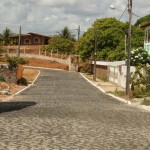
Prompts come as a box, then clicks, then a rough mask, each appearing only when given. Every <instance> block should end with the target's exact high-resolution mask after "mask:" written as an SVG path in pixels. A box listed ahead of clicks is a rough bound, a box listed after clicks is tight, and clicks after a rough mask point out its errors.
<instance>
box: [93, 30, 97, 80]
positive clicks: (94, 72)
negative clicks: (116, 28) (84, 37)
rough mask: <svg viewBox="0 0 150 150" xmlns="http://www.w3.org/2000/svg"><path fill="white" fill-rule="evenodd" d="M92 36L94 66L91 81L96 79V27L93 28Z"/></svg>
mask: <svg viewBox="0 0 150 150" xmlns="http://www.w3.org/2000/svg"><path fill="white" fill-rule="evenodd" d="M94 38H95V46H94V68H93V81H96V55H97V54H96V52H97V29H96V28H94Z"/></svg>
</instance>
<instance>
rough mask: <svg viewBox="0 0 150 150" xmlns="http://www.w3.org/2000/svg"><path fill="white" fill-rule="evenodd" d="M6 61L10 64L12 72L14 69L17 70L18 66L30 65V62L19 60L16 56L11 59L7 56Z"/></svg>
mask: <svg viewBox="0 0 150 150" xmlns="http://www.w3.org/2000/svg"><path fill="white" fill-rule="evenodd" d="M4 59H5V61H6V62H7V63H8V67H9V69H10V70H12V69H13V68H17V67H18V64H27V63H28V61H27V60H26V59H23V58H18V57H16V56H13V57H10V56H8V55H5V58H4Z"/></svg>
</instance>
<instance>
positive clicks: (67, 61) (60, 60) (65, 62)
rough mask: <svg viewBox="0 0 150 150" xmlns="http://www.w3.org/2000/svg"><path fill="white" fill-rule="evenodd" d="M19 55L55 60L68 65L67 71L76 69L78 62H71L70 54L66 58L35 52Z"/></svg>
mask: <svg viewBox="0 0 150 150" xmlns="http://www.w3.org/2000/svg"><path fill="white" fill-rule="evenodd" d="M9 55H10V56H16V54H9ZM20 57H25V58H39V59H46V60H51V61H56V62H59V63H62V64H66V65H68V66H69V71H78V64H76V63H73V62H72V56H69V57H68V58H67V59H61V58H55V57H49V56H44V55H35V54H20Z"/></svg>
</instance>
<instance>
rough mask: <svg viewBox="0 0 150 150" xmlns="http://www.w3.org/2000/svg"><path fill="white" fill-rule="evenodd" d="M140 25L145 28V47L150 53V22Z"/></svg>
mask: <svg viewBox="0 0 150 150" xmlns="http://www.w3.org/2000/svg"><path fill="white" fill-rule="evenodd" d="M140 27H141V28H142V29H144V30H145V34H144V49H145V50H146V51H148V53H149V54H150V22H147V23H145V24H143V25H141V26H140Z"/></svg>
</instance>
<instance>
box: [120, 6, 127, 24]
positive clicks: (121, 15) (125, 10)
mask: <svg viewBox="0 0 150 150" xmlns="http://www.w3.org/2000/svg"><path fill="white" fill-rule="evenodd" d="M127 8H128V4H127V6H126V8H125V10H124V11H123V13H122V14H121V16H120V17H119V21H120V20H121V18H122V17H123V15H124V13H125V12H126V10H127Z"/></svg>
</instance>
